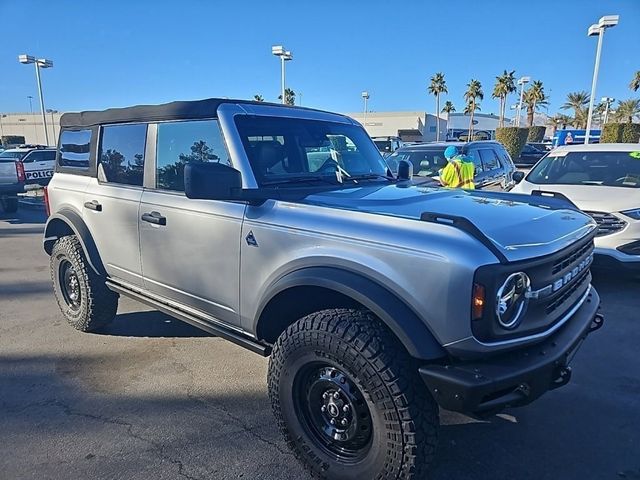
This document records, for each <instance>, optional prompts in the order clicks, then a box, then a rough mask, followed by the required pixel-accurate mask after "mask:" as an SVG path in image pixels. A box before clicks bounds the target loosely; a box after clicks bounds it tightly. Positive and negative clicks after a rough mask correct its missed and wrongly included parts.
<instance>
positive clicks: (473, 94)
mask: <svg viewBox="0 0 640 480" xmlns="http://www.w3.org/2000/svg"><path fill="white" fill-rule="evenodd" d="M464 99H465V100H466V101H467V106H466V107H465V111H464V113H465V114H468V115H469V116H470V117H469V136H468V138H467V139H468V140H469V141H471V138H472V137H473V115H474V113H475V111H476V110H480V105H479V104H478V100H484V92H483V91H482V84H481V83H480V82H479V81H478V80H474V79H473V78H472V79H471V81H470V82H469V83H468V84H467V91H466V92H464Z"/></svg>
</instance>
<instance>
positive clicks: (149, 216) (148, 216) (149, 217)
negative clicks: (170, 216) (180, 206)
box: [141, 212, 167, 225]
mask: <svg viewBox="0 0 640 480" xmlns="http://www.w3.org/2000/svg"><path fill="white" fill-rule="evenodd" d="M141 218H142V220H143V221H145V222H149V223H153V224H155V225H166V224H167V217H163V216H162V215H160V213H158V212H149V213H143V214H142V217H141Z"/></svg>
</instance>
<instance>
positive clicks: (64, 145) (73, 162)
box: [58, 130, 91, 170]
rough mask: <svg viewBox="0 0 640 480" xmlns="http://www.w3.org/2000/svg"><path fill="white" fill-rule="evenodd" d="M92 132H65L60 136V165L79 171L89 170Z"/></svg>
mask: <svg viewBox="0 0 640 480" xmlns="http://www.w3.org/2000/svg"><path fill="white" fill-rule="evenodd" d="M90 151H91V130H63V131H62V133H61V134H60V156H59V157H58V165H60V166H61V167H68V168H73V169H77V170H89V153H90Z"/></svg>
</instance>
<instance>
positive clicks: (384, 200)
mask: <svg viewBox="0 0 640 480" xmlns="http://www.w3.org/2000/svg"><path fill="white" fill-rule="evenodd" d="M302 202H303V203H307V204H313V205H322V206H328V207H331V208H342V209H346V210H354V211H360V212H366V213H371V214H379V215H389V216H394V217H402V218H407V219H413V220H417V221H420V217H421V214H422V213H423V212H430V213H435V214H440V215H451V216H458V217H464V218H466V219H468V220H470V221H471V222H472V223H473V224H474V225H475V226H476V227H478V228H479V229H480V230H481V231H482V232H483V233H484V235H485V236H486V237H488V238H489V239H490V240H491V242H493V244H494V245H495V246H496V247H497V248H498V249H499V250H500V251H501V252H502V253H503V255H504V256H505V257H506V258H507V259H508V260H509V261H518V260H524V259H527V258H532V257H537V256H542V255H547V254H550V253H553V252H556V251H558V250H560V249H562V248H564V247H567V246H569V245H571V244H572V243H573V242H575V241H576V240H578V239H580V238H583V237H584V236H585V235H588V234H589V233H590V232H592V231H593V230H595V229H596V228H597V225H596V223H595V221H594V220H593V219H592V218H591V217H590V216H588V215H585V214H583V213H581V212H579V211H577V210H575V209H571V208H569V207H567V208H560V207H558V206H554V207H549V206H546V207H544V206H539V205H536V203H539V202H544V200H542V199H534V198H533V197H531V196H529V195H516V194H508V193H499V194H498V193H495V192H482V191H465V190H448V189H443V188H438V187H431V186H420V185H403V184H391V185H389V184H387V185H384V186H379V185H364V186H356V187H354V188H343V189H340V190H331V191H328V192H322V193H315V194H311V195H309V196H307V197H305V198H304V199H303V201H302ZM429 225H430V224H429V223H427V222H425V228H429ZM452 228H455V227H452Z"/></svg>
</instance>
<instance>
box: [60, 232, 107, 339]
mask: <svg viewBox="0 0 640 480" xmlns="http://www.w3.org/2000/svg"><path fill="white" fill-rule="evenodd" d="M50 266H51V279H52V280H53V290H54V293H55V296H56V300H57V301H58V306H59V307H60V310H61V311H62V314H63V315H64V316H65V318H66V319H67V321H68V322H69V323H70V324H71V325H72V326H73V327H74V328H75V329H77V330H80V331H83V332H89V331H94V330H97V329H99V328H100V327H103V326H104V325H107V324H108V323H109V322H111V320H113V317H114V316H115V314H116V311H117V309H118V295H117V294H116V293H113V292H112V291H111V290H109V289H108V288H107V286H106V285H105V278H104V277H103V276H100V275H98V274H97V273H96V272H94V271H93V269H92V268H91V267H90V266H89V264H88V262H87V259H86V257H85V255H84V251H83V249H82V245H80V241H79V240H78V238H77V237H76V236H75V235H70V236H67V237H62V238H60V239H59V240H58V241H56V243H55V244H54V246H53V250H52V252H51V259H50Z"/></svg>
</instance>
